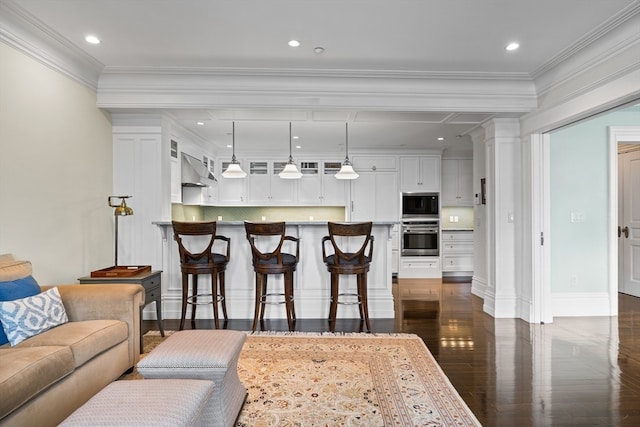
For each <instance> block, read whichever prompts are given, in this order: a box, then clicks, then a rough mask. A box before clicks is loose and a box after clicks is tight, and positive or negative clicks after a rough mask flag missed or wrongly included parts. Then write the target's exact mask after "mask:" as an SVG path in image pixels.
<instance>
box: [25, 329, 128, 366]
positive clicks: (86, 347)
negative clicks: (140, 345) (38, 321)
mask: <svg viewBox="0 0 640 427" xmlns="http://www.w3.org/2000/svg"><path fill="white" fill-rule="evenodd" d="M128 336H129V332H128V329H127V324H126V323H125V322H123V321H121V320H83V321H79V322H68V323H65V324H64V325H60V326H58V327H55V328H53V329H49V330H48V331H46V332H43V333H41V334H39V335H36V336H34V337H31V338H29V339H28V340H25V341H23V342H21V343H20V344H18V346H17V347H16V348H24V347H38V346H50V345H64V346H68V347H70V348H71V351H72V353H73V358H74V363H75V367H79V366H82V365H83V364H84V363H86V362H87V361H89V360H91V359H92V358H94V357H95V356H96V355H98V354H100V353H102V352H104V351H106V350H108V349H110V348H111V347H114V346H116V345H118V344H120V343H121V342H122V341H126V340H127V338H128Z"/></svg>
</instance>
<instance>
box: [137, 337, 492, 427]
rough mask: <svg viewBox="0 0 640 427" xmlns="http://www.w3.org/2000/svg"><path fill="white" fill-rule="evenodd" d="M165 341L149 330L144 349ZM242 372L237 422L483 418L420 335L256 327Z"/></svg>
mask: <svg viewBox="0 0 640 427" xmlns="http://www.w3.org/2000/svg"><path fill="white" fill-rule="evenodd" d="M155 334H157V333H155ZM159 342H160V338H159V337H157V338H156V337H154V333H153V332H151V333H148V334H147V335H145V351H149V350H150V349H151V347H152V346H155V345H157V344H158V343H159ZM154 344H155V345H154ZM238 374H239V376H240V379H241V381H242V382H243V383H244V384H245V386H246V387H247V390H248V392H249V396H248V398H247V402H246V403H245V405H244V407H243V409H242V411H241V413H240V416H239V418H238V423H237V426H251V427H271V426H287V427H289V426H291V427H294V426H300V427H302V426H309V427H315V426H319V427H326V426H331V427H333V426H353V427H356V426H362V427H372V426H380V427H383V426H384V427H391V426H430V427H436V426H479V425H480V423H479V422H478V421H477V419H476V418H475V416H474V415H473V414H472V412H471V411H470V410H469V408H468V407H467V405H466V404H465V403H464V401H463V400H462V399H461V398H460V396H459V395H458V393H457V392H456V390H455V389H454V388H453V386H452V385H451V383H450V382H449V380H448V379H447V377H446V376H445V375H444V373H443V372H442V369H441V368H440V366H439V365H438V364H437V362H436V361H435V359H434V358H433V356H432V355H431V353H430V352H429V350H428V349H427V347H426V346H425V345H424V342H423V341H422V340H421V339H420V338H419V337H417V336H416V335H409V334H358V333H353V334H329V333H317V334H316V333H276V332H262V333H254V334H249V335H248V337H247V341H246V343H245V345H244V347H243V349H242V353H241V355H240V360H239V363H238ZM131 377H133V378H135V377H136V374H135V373H134V374H132V375H131V376H130V377H129V378H131Z"/></svg>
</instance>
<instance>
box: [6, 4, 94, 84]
mask: <svg viewBox="0 0 640 427" xmlns="http://www.w3.org/2000/svg"><path fill="white" fill-rule="evenodd" d="M0 41H2V42H4V43H6V44H7V45H9V46H11V47H13V48H15V49H17V50H18V51H21V52H23V53H25V54H27V55H29V56H30V57H32V58H33V59H35V60H36V61H38V62H40V63H42V64H44V65H46V66H47V67H49V68H51V69H53V70H56V71H58V72H60V73H62V74H63V75H65V76H67V77H70V78H71V79H73V80H76V81H78V82H80V83H81V84H83V85H85V86H88V87H89V88H91V89H93V90H94V91H95V90H96V89H97V87H98V77H99V75H100V72H101V71H102V69H103V68H104V65H103V64H102V63H100V62H98V61H96V60H95V59H94V58H93V57H91V56H89V55H87V54H86V53H85V52H83V51H82V50H80V49H79V48H78V47H77V46H75V45H73V44H72V43H70V42H69V41H68V40H66V39H65V38H64V37H62V36H61V35H59V34H58V33H56V32H54V31H52V30H51V29H50V28H48V27H47V26H46V25H44V24H43V23H41V22H40V21H38V20H37V19H36V18H35V17H33V16H31V15H30V14H29V13H27V12H26V11H25V10H24V9H22V8H21V7H20V6H18V5H17V4H16V2H14V1H12V0H3V1H0Z"/></svg>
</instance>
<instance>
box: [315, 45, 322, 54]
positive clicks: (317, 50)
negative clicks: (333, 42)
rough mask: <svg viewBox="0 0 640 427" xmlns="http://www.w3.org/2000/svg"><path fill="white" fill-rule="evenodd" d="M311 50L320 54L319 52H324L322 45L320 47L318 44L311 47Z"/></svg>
mask: <svg viewBox="0 0 640 427" xmlns="http://www.w3.org/2000/svg"><path fill="white" fill-rule="evenodd" d="M313 51H314V52H315V53H317V54H321V53H323V52H324V48H323V47H320V46H318V47H314V48H313Z"/></svg>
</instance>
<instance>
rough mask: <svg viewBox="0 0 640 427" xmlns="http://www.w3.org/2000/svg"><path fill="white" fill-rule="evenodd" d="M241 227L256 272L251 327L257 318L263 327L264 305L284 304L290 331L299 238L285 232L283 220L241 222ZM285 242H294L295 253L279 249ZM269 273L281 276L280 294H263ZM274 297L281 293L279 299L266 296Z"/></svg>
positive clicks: (294, 314) (293, 312)
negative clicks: (275, 299) (282, 288)
mask: <svg viewBox="0 0 640 427" xmlns="http://www.w3.org/2000/svg"><path fill="white" fill-rule="evenodd" d="M244 227H245V231H246V234H247V240H248V241H249V244H250V245H251V254H252V257H253V270H254V271H255V273H256V300H255V310H254V315H253V330H254V331H255V330H256V327H257V326H258V319H260V326H261V328H262V329H264V324H263V320H264V306H265V304H282V303H284V304H285V308H286V312H287V323H288V325H289V330H290V331H293V329H294V325H295V321H296V310H295V305H294V302H293V272H294V271H296V267H297V266H298V259H299V258H300V246H299V239H298V238H297V237H292V236H286V235H285V229H286V224H285V223H284V222H261V223H253V222H245V223H244ZM258 240H259V242H258ZM285 241H291V242H294V244H295V247H296V249H295V255H293V254H290V253H286V252H282V247H283V244H284V243H285ZM259 248H263V249H262V250H261V249H259ZM265 248H267V250H265ZM269 274H283V275H284V293H267V277H268V275H269ZM274 296H282V297H283V299H281V300H277V301H272V300H270V299H269V297H274ZM271 299H273V298H271Z"/></svg>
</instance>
